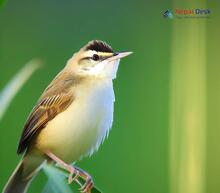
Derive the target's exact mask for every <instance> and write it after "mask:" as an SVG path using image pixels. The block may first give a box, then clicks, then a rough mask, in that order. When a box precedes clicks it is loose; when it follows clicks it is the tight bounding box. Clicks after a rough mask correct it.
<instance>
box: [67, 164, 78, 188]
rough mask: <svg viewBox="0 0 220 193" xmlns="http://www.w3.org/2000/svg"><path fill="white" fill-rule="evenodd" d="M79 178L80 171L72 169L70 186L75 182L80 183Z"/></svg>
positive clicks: (69, 180)
mask: <svg viewBox="0 0 220 193" xmlns="http://www.w3.org/2000/svg"><path fill="white" fill-rule="evenodd" d="M78 177H79V171H78V170H76V169H75V168H74V167H71V169H70V174H69V177H68V184H71V183H72V182H73V181H76V182H77V183H78V180H77V179H78Z"/></svg>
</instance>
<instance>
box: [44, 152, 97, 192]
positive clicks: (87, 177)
mask: <svg viewBox="0 0 220 193" xmlns="http://www.w3.org/2000/svg"><path fill="white" fill-rule="evenodd" d="M45 154H46V155H47V156H48V157H49V158H51V159H52V160H53V161H55V162H56V163H57V164H58V165H60V166H61V167H62V168H63V169H65V170H67V171H68V172H70V175H69V178H68V183H71V182H73V181H76V182H77V183H78V184H79V185H80V187H81V188H80V189H79V190H80V192H82V193H91V189H92V187H93V180H92V177H91V176H90V175H89V174H88V173H87V172H85V171H83V170H82V169H80V168H78V167H76V166H72V165H69V164H67V163H65V162H64V161H63V160H61V159H60V158H58V157H57V156H56V155H54V154H53V153H52V152H45ZM73 174H75V176H74V177H73ZM78 177H81V178H82V179H84V180H85V181H86V182H85V184H84V185H82V184H81V183H80V181H79V180H78Z"/></svg>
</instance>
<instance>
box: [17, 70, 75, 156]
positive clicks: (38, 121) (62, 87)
mask: <svg viewBox="0 0 220 193" xmlns="http://www.w3.org/2000/svg"><path fill="white" fill-rule="evenodd" d="M75 83H76V79H75V78H74V77H72V76H69V75H68V74H62V78H61V74H60V75H58V76H57V77H56V78H55V79H54V80H53V81H52V83H51V84H50V85H49V86H48V87H47V89H46V90H45V91H44V93H43V95H42V96H41V98H40V99H39V101H38V103H37V105H36V106H35V107H34V109H33V110H32V112H31V113H30V115H29V117H28V119H27V121H26V123H25V126H24V129H23V132H22V135H21V138H20V142H19V145H18V149H17V153H18V154H20V153H23V152H24V151H25V150H26V149H27V147H28V146H29V144H30V142H31V141H32V139H33V137H34V136H36V135H37V134H38V133H39V132H40V131H41V130H42V129H43V128H45V127H46V125H47V123H48V122H49V121H51V120H52V119H53V118H54V117H55V116H57V115H58V114H59V113H61V112H63V111H64V110H65V109H67V107H68V106H69V105H70V104H71V103H72V102H73V100H74V94H73V92H72V89H71V88H72V86H73V85H74V84H75ZM55 85H56V86H55Z"/></svg>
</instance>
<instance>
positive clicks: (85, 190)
mask: <svg viewBox="0 0 220 193" xmlns="http://www.w3.org/2000/svg"><path fill="white" fill-rule="evenodd" d="M92 187H93V181H92V178H91V177H90V176H88V177H87V180H86V182H85V184H84V185H83V186H82V187H81V188H80V189H79V191H80V192H81V193H91V189H92Z"/></svg>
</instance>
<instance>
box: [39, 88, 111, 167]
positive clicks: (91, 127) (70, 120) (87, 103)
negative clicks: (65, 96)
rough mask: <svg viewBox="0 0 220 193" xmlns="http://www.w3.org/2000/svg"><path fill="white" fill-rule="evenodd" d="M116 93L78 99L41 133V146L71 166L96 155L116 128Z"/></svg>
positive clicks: (105, 92) (96, 94)
mask: <svg viewBox="0 0 220 193" xmlns="http://www.w3.org/2000/svg"><path fill="white" fill-rule="evenodd" d="M112 91H113V90H111V92H110V90H107V91H104V92H103V91H102V92H95V93H88V95H87V96H85V97H82V98H79V99H76V100H75V101H74V102H73V103H72V104H71V105H70V106H69V107H68V109H67V110H66V111H64V112H62V113H60V114H59V115H57V116H56V117H55V118H54V119H53V120H52V121H51V122H49V123H48V125H47V126H46V128H44V129H43V130H42V131H41V132H40V134H39V135H38V138H37V147H38V148H39V149H42V150H47V151H48V150H49V151H51V152H52V153H54V154H55V155H56V156H58V157H59V158H61V159H63V160H64V161H66V162H67V163H72V162H74V161H76V160H78V159H80V157H81V156H83V155H86V154H92V153H93V152H94V151H95V150H97V149H98V147H99V145H100V144H101V142H102V140H103V139H104V138H105V136H106V135H107V133H108V131H109V129H110V128H111V125H112V120H113V103H114V93H113V92H112Z"/></svg>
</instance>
